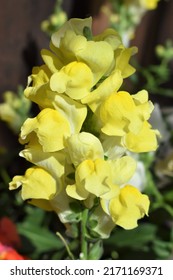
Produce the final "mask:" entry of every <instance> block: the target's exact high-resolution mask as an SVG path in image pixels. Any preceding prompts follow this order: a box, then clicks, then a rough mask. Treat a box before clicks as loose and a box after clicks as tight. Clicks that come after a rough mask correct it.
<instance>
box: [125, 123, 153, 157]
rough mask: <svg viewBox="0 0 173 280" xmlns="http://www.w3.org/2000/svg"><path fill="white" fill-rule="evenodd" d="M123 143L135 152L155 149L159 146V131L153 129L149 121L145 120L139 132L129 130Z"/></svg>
mask: <svg viewBox="0 0 173 280" xmlns="http://www.w3.org/2000/svg"><path fill="white" fill-rule="evenodd" d="M122 145H123V146H126V147H127V149H128V150H130V151H131V152H135V153H144V152H149V151H155V150H156V149H157V147H158V142H157V131H155V130H153V129H151V126H150V124H149V123H148V122H144V123H143V127H142V129H141V131H140V132H139V133H138V134H134V133H132V132H129V133H127V134H126V135H125V136H124V137H123V138H122Z"/></svg>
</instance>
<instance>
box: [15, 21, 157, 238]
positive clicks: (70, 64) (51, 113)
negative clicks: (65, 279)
mask: <svg viewBox="0 0 173 280" xmlns="http://www.w3.org/2000/svg"><path fill="white" fill-rule="evenodd" d="M91 27H92V20H91V18H87V19H71V20H69V21H68V22H67V23H65V24H64V25H63V26H62V28H60V30H58V31H57V32H56V33H54V34H53V35H52V38H51V42H50V50H45V49H43V50H42V52H41V55H42V58H43V61H44V64H43V65H42V66H39V67H34V68H33V72H32V74H31V75H30V76H29V78H28V85H27V87H26V89H25V91H24V94H25V97H26V98H28V99H29V100H31V101H33V102H35V103H36V104H38V106H39V109H40V112H39V113H38V115H37V116H35V117H34V118H28V119H27V120H26V121H25V122H24V124H23V125H22V127H21V133H20V137H19V141H20V143H21V144H24V145H25V147H24V149H23V150H22V151H21V152H20V156H22V157H24V158H25V159H26V160H27V161H29V162H30V163H31V164H32V165H33V166H31V167H30V168H29V169H27V170H26V172H25V174H24V175H17V176H15V177H14V178H13V179H12V181H11V182H10V189H11V190H12V189H17V188H19V187H21V196H22V198H23V199H24V200H27V201H28V202H29V203H31V204H33V205H35V206H38V207H41V208H43V209H45V210H52V211H55V212H56V213H57V215H58V216H59V218H60V220H61V222H63V223H72V222H73V221H74V220H73V218H72V214H73V208H72V207H71V205H72V204H74V203H79V204H80V206H81V207H82V208H81V209H88V211H90V218H91V219H92V217H93V219H95V220H97V224H96V225H95V229H94V228H93V229H92V230H95V231H97V233H98V234H100V236H101V237H103V238H105V237H108V236H109V234H110V232H111V230H112V229H113V227H114V226H115V225H119V226H121V227H123V228H125V229H132V228H135V227H136V226H137V222H138V220H139V219H141V218H143V217H144V215H148V211H149V198H148V197H147V195H145V194H142V193H141V192H140V191H139V190H138V189H137V188H136V186H135V185H134V186H132V185H130V184H129V181H130V179H131V178H132V177H133V175H134V173H135V171H136V166H137V165H136V161H135V159H134V158H133V157H132V156H129V154H128V153H129V151H130V152H131V153H143V152H148V151H154V150H156V149H157V146H158V145H157V135H159V132H158V131H156V130H154V129H152V126H151V125H150V123H149V118H150V115H151V112H152V110H153V104H152V103H151V102H150V101H149V100H148V93H147V92H146V91H145V90H142V91H140V92H138V93H137V94H134V95H131V94H130V93H128V92H126V91H123V90H122V89H120V87H121V88H122V87H123V81H124V79H125V78H127V77H129V76H130V75H132V74H133V73H134V71H135V69H134V68H133V67H132V66H131V65H130V58H131V56H132V55H133V54H135V52H136V48H135V47H131V48H126V47H125V46H124V45H123V43H122V41H121V38H120V36H119V34H118V33H117V32H116V31H115V30H112V29H107V30H105V31H104V32H103V33H102V34H99V35H97V36H95V37H93V36H92V32H91Z"/></svg>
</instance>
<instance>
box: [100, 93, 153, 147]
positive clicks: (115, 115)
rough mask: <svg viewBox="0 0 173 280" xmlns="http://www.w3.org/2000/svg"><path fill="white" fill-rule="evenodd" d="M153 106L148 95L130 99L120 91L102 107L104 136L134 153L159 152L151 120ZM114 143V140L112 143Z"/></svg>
mask: <svg viewBox="0 0 173 280" xmlns="http://www.w3.org/2000/svg"><path fill="white" fill-rule="evenodd" d="M152 110H153V105H152V103H151V102H150V101H148V93H147V92H146V91H144V90H143V91H141V92H138V93H137V94H136V95H130V94H129V93H128V92H125V91H120V92H118V93H113V94H111V95H110V96H109V97H108V98H107V99H106V100H105V101H104V102H103V103H102V104H101V106H100V110H99V113H97V114H98V115H99V118H100V119H101V122H102V128H101V130H102V132H103V133H104V134H106V135H108V136H111V137H112V136H114V137H117V138H118V139H119V140H118V141H119V145H120V146H123V147H125V148H127V149H128V150H130V151H132V152H137V153H139V152H148V151H153V150H156V148H157V138H156V134H158V132H157V131H155V130H152V129H151V125H150V124H149V123H148V119H149V117H150V114H151V112H152ZM112 140H114V139H112Z"/></svg>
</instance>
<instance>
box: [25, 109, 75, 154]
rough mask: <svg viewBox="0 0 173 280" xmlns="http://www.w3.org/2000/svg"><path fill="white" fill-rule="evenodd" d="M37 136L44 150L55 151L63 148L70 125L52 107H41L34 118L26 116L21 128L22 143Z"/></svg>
mask: <svg viewBox="0 0 173 280" xmlns="http://www.w3.org/2000/svg"><path fill="white" fill-rule="evenodd" d="M35 134H36V136H37V137H38V142H39V143H40V144H41V146H42V147H43V151H44V152H55V151H58V150H61V149H63V148H64V138H65V137H68V136H70V125H69V122H68V121H67V119H66V118H65V117H63V116H62V115H61V114H60V113H59V112H58V111H56V110H53V109H49V108H47V109H43V110H42V111H41V112H40V113H39V114H38V115H37V117H35V118H28V119H27V120H26V121H25V122H24V124H23V126H22V128H21V135H20V139H21V142H22V143H27V142H30V141H32V138H33V137H35Z"/></svg>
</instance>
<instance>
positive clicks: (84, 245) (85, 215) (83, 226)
mask: <svg viewBox="0 0 173 280" xmlns="http://www.w3.org/2000/svg"><path fill="white" fill-rule="evenodd" d="M87 219H88V209H84V211H83V212H82V220H81V257H80V258H81V259H82V260H87V259H88V243H87V240H86V236H87V228H86V225H87Z"/></svg>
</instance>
